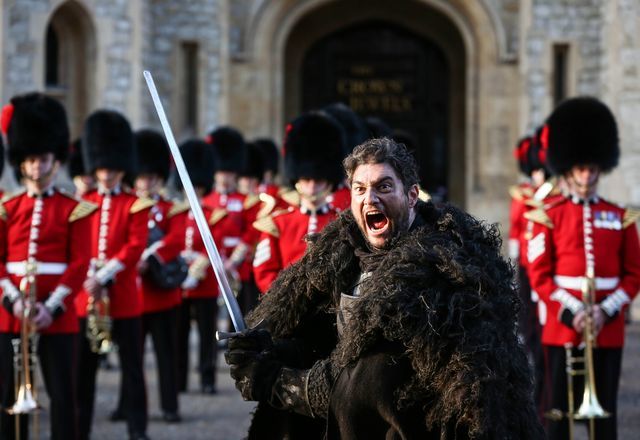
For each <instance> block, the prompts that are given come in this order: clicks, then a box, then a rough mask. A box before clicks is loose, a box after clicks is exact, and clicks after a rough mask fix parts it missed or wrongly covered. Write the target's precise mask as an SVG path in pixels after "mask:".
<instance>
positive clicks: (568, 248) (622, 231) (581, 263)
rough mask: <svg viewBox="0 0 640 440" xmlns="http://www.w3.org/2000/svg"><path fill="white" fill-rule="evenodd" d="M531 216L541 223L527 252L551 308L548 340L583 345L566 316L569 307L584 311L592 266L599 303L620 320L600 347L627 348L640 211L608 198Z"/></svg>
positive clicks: (559, 203) (557, 205)
mask: <svg viewBox="0 0 640 440" xmlns="http://www.w3.org/2000/svg"><path fill="white" fill-rule="evenodd" d="M526 216H527V218H529V219H531V220H533V221H534V222H535V225H534V227H533V231H532V238H531V240H530V241H529V244H528V251H527V256H528V258H527V259H528V263H529V277H530V279H531V286H532V288H533V289H534V290H535V291H536V292H537V293H538V294H539V295H540V298H541V299H542V300H543V301H544V302H545V303H546V305H547V309H548V317H547V322H546V324H545V326H544V329H543V333H542V342H543V343H544V344H547V345H556V346H561V345H563V344H564V343H566V342H571V343H573V344H578V343H579V342H580V335H579V334H577V333H576V332H575V331H574V330H573V328H570V327H568V326H566V325H564V324H563V323H562V322H561V321H560V316H561V314H562V312H563V311H564V309H565V308H567V309H569V310H570V311H571V312H572V313H573V314H574V315H575V313H577V312H578V311H579V310H580V308H581V307H582V293H581V284H582V278H583V277H584V275H585V274H586V273H587V269H588V268H589V267H592V268H593V270H594V273H595V277H596V298H595V302H596V303H600V304H601V306H602V308H603V310H605V311H606V312H607V314H608V315H609V316H613V317H614V318H613V319H612V320H610V321H609V322H608V323H607V324H605V326H604V327H603V329H602V330H601V332H600V334H599V335H598V338H597V344H598V345H599V346H600V347H615V348H619V347H622V345H623V344H624V316H623V313H621V312H622V311H623V309H624V307H626V306H627V305H628V304H629V303H630V301H631V300H633V298H634V297H635V296H636V294H637V292H638V288H639V287H640V245H639V243H638V233H637V230H636V227H635V220H636V219H637V218H638V216H639V213H638V212H637V211H634V210H628V209H624V208H621V207H620V206H618V205H615V204H612V203H609V202H607V201H604V200H602V199H595V201H593V203H588V204H582V203H579V202H576V201H574V200H570V199H567V198H561V199H557V200H555V201H554V202H552V203H550V204H548V205H546V206H545V208H542V209H538V210H535V211H531V212H530V213H528V214H527V215H526Z"/></svg>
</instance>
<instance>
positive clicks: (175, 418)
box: [162, 412, 182, 423]
mask: <svg viewBox="0 0 640 440" xmlns="http://www.w3.org/2000/svg"><path fill="white" fill-rule="evenodd" d="M162 420H164V421H165V422H167V423H180V422H181V421H182V417H180V414H178V413H177V412H165V413H163V414H162Z"/></svg>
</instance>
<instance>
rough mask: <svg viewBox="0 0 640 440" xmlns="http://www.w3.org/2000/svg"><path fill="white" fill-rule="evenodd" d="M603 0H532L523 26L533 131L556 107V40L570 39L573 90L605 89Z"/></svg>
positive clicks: (590, 92)
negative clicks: (553, 98)
mask: <svg viewBox="0 0 640 440" xmlns="http://www.w3.org/2000/svg"><path fill="white" fill-rule="evenodd" d="M603 4H604V3H603V0H584V1H579V2H574V1H568V0H565V1H558V0H532V2H531V9H530V11H524V13H525V14H528V15H529V17H530V19H529V20H528V22H529V24H530V26H529V28H528V29H523V31H522V34H523V36H524V38H523V44H524V48H523V49H524V51H523V52H524V57H526V58H527V59H526V64H527V66H528V69H527V70H526V72H525V77H526V78H525V83H524V87H525V88H524V90H522V91H521V93H523V94H524V96H526V98H527V100H528V109H527V110H528V123H527V127H526V128H527V129H528V130H530V131H533V130H534V129H535V127H537V126H538V125H539V124H541V123H542V122H544V120H545V118H546V117H547V115H548V114H549V112H550V111H551V110H552V102H551V95H552V89H551V86H552V84H551V69H552V60H551V58H552V49H553V44H554V43H555V42H557V43H569V44H570V69H571V75H570V80H569V93H570V94H576V95H585V94H586V95H594V96H599V95H600V94H601V91H602V90H601V82H600V78H601V75H602V56H603V53H604V48H603V44H602V43H603V38H602V32H601V31H602V29H603Z"/></svg>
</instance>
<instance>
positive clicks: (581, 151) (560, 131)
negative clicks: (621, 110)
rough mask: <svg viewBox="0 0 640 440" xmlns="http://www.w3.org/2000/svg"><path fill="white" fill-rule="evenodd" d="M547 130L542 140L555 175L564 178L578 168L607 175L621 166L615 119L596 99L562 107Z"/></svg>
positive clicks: (581, 99)
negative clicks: (594, 168)
mask: <svg viewBox="0 0 640 440" xmlns="http://www.w3.org/2000/svg"><path fill="white" fill-rule="evenodd" d="M546 126H547V128H546V129H543V132H542V133H541V139H542V143H543V145H548V152H547V154H548V163H549V167H550V168H551V170H552V171H553V172H554V173H556V174H559V175H562V174H565V173H566V172H567V171H569V170H570V169H571V168H572V167H574V166H575V165H588V164H593V165H598V166H599V167H600V170H601V171H602V172H605V173H606V172H609V171H611V170H612V169H613V168H615V167H616V165H618V159H619V158H620V146H619V141H618V127H617V125H616V119H615V117H614V116H613V114H612V113H611V110H609V108H608V107H607V106H606V105H605V104H604V103H602V102H600V101H599V100H597V99H596V98H592V97H586V96H584V97H578V98H571V99H568V100H566V101H564V102H562V103H560V105H558V107H556V109H555V110H554V111H553V113H551V115H550V116H549V118H548V119H547V124H546ZM547 130H548V132H547ZM547 142H548V143H547Z"/></svg>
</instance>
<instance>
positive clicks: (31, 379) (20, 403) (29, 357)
mask: <svg viewBox="0 0 640 440" xmlns="http://www.w3.org/2000/svg"><path fill="white" fill-rule="evenodd" d="M36 293H37V292H36V283H35V268H34V267H32V265H30V264H28V266H27V273H26V275H25V276H24V277H23V278H22V280H21V281H20V297H21V300H22V304H23V308H22V317H21V319H20V339H19V340H13V341H12V344H13V353H14V354H13V371H14V378H15V379H14V380H15V387H16V401H15V403H14V404H13V406H11V408H8V409H7V413H9V414H11V415H14V416H16V438H17V439H18V440H19V439H20V415H23V414H29V413H34V412H37V410H39V409H40V408H41V406H40V405H39V404H38V402H37V400H36V397H37V391H36V387H35V366H36V365H37V354H36V347H37V343H38V334H37V333H36V332H35V331H34V328H33V324H32V323H31V318H32V317H33V312H34V310H35V304H36ZM32 369H33V370H32ZM33 427H34V428H33V433H34V437H37V436H38V416H37V413H36V414H35V415H34V417H33Z"/></svg>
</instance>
